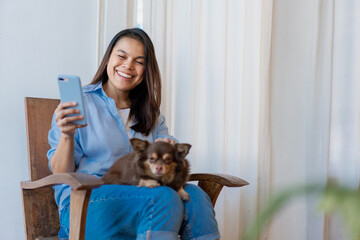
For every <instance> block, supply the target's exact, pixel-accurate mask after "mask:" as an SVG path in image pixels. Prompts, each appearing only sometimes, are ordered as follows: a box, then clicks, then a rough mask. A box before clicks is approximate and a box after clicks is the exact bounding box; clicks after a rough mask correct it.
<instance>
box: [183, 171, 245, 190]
mask: <svg viewBox="0 0 360 240" xmlns="http://www.w3.org/2000/svg"><path fill="white" fill-rule="evenodd" d="M189 181H206V182H214V183H218V184H220V185H224V186H227V187H242V186H245V185H249V183H248V182H247V181H245V180H244V179H241V178H238V177H235V176H231V175H228V174H211V173H193V174H190V179H189Z"/></svg>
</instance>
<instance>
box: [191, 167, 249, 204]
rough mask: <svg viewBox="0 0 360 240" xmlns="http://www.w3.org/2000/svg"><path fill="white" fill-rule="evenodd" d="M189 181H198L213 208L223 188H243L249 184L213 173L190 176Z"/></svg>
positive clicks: (229, 176)
mask: <svg viewBox="0 0 360 240" xmlns="http://www.w3.org/2000/svg"><path fill="white" fill-rule="evenodd" d="M189 181H198V186H199V187H201V189H202V190H203V191H204V192H206V193H207V195H208V196H209V197H210V200H211V203H212V205H213V206H215V203H216V200H217V198H218V196H219V194H220V192H221V189H222V188H223V186H227V187H242V186H245V185H248V184H249V183H248V182H247V181H245V180H243V179H241V178H238V177H235V176H231V175H227V174H211V173H193V174H190V178H189Z"/></svg>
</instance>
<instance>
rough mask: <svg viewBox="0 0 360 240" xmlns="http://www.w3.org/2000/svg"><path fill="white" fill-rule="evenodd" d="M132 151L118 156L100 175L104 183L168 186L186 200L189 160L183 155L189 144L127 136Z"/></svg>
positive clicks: (187, 195)
mask: <svg viewBox="0 0 360 240" xmlns="http://www.w3.org/2000/svg"><path fill="white" fill-rule="evenodd" d="M130 142H131V145H132V147H133V149H134V151H133V152H131V153H129V154H127V155H125V156H123V157H121V158H120V159H119V160H117V161H116V162H115V163H114V164H113V165H112V166H111V168H110V169H109V170H108V171H107V172H106V173H105V175H104V176H102V180H103V181H104V182H105V184H125V185H137V186H139V187H141V186H144V187H149V188H153V187H157V186H162V185H164V186H169V187H171V188H173V189H174V190H175V191H177V192H178V194H179V195H180V197H181V199H183V200H189V194H188V193H187V192H185V190H184V188H183V186H184V184H185V183H186V182H187V180H188V177H189V169H190V167H189V162H188V160H186V159H185V157H186V155H187V154H188V153H189V150H190V147H191V145H190V144H187V143H183V144H180V143H176V144H170V143H168V142H161V141H160V142H154V143H149V142H148V141H145V140H140V139H137V138H132V139H130Z"/></svg>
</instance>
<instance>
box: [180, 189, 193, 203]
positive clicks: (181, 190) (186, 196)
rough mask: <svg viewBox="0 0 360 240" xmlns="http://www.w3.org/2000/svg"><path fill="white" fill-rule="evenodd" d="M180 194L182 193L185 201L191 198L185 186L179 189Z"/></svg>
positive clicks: (181, 195)
mask: <svg viewBox="0 0 360 240" xmlns="http://www.w3.org/2000/svg"><path fill="white" fill-rule="evenodd" d="M178 194H179V195H180V197H181V199H182V200H183V201H188V200H189V199H190V195H189V194H188V193H187V192H185V190H184V188H182V187H181V188H180V189H179V190H178Z"/></svg>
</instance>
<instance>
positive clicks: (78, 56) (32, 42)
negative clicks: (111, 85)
mask: <svg viewBox="0 0 360 240" xmlns="http://www.w3.org/2000/svg"><path fill="white" fill-rule="evenodd" d="M97 8H98V1H97V0H77V1H72V0H62V1H56V0H32V1H27V0H0V159H1V160H0V161H1V163H2V166H3V167H2V170H1V175H0V176H1V177H0V189H1V192H2V194H1V198H0V206H1V214H0V239H7V240H13V239H14V240H19V239H25V234H24V227H23V214H22V204H21V194H20V181H22V180H27V179H28V176H29V175H28V166H27V147H26V132H25V114H24V103H23V99H24V97H25V96H32V97H48V98H58V97H59V96H58V87H57V83H56V76H57V75H58V74H59V73H66V74H76V75H79V76H80V77H81V79H82V80H83V85H84V84H87V83H89V81H90V80H91V78H92V76H93V75H94V73H95V70H96V66H97V62H96V59H97V23H98V20H97V14H98V9H97Z"/></svg>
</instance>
